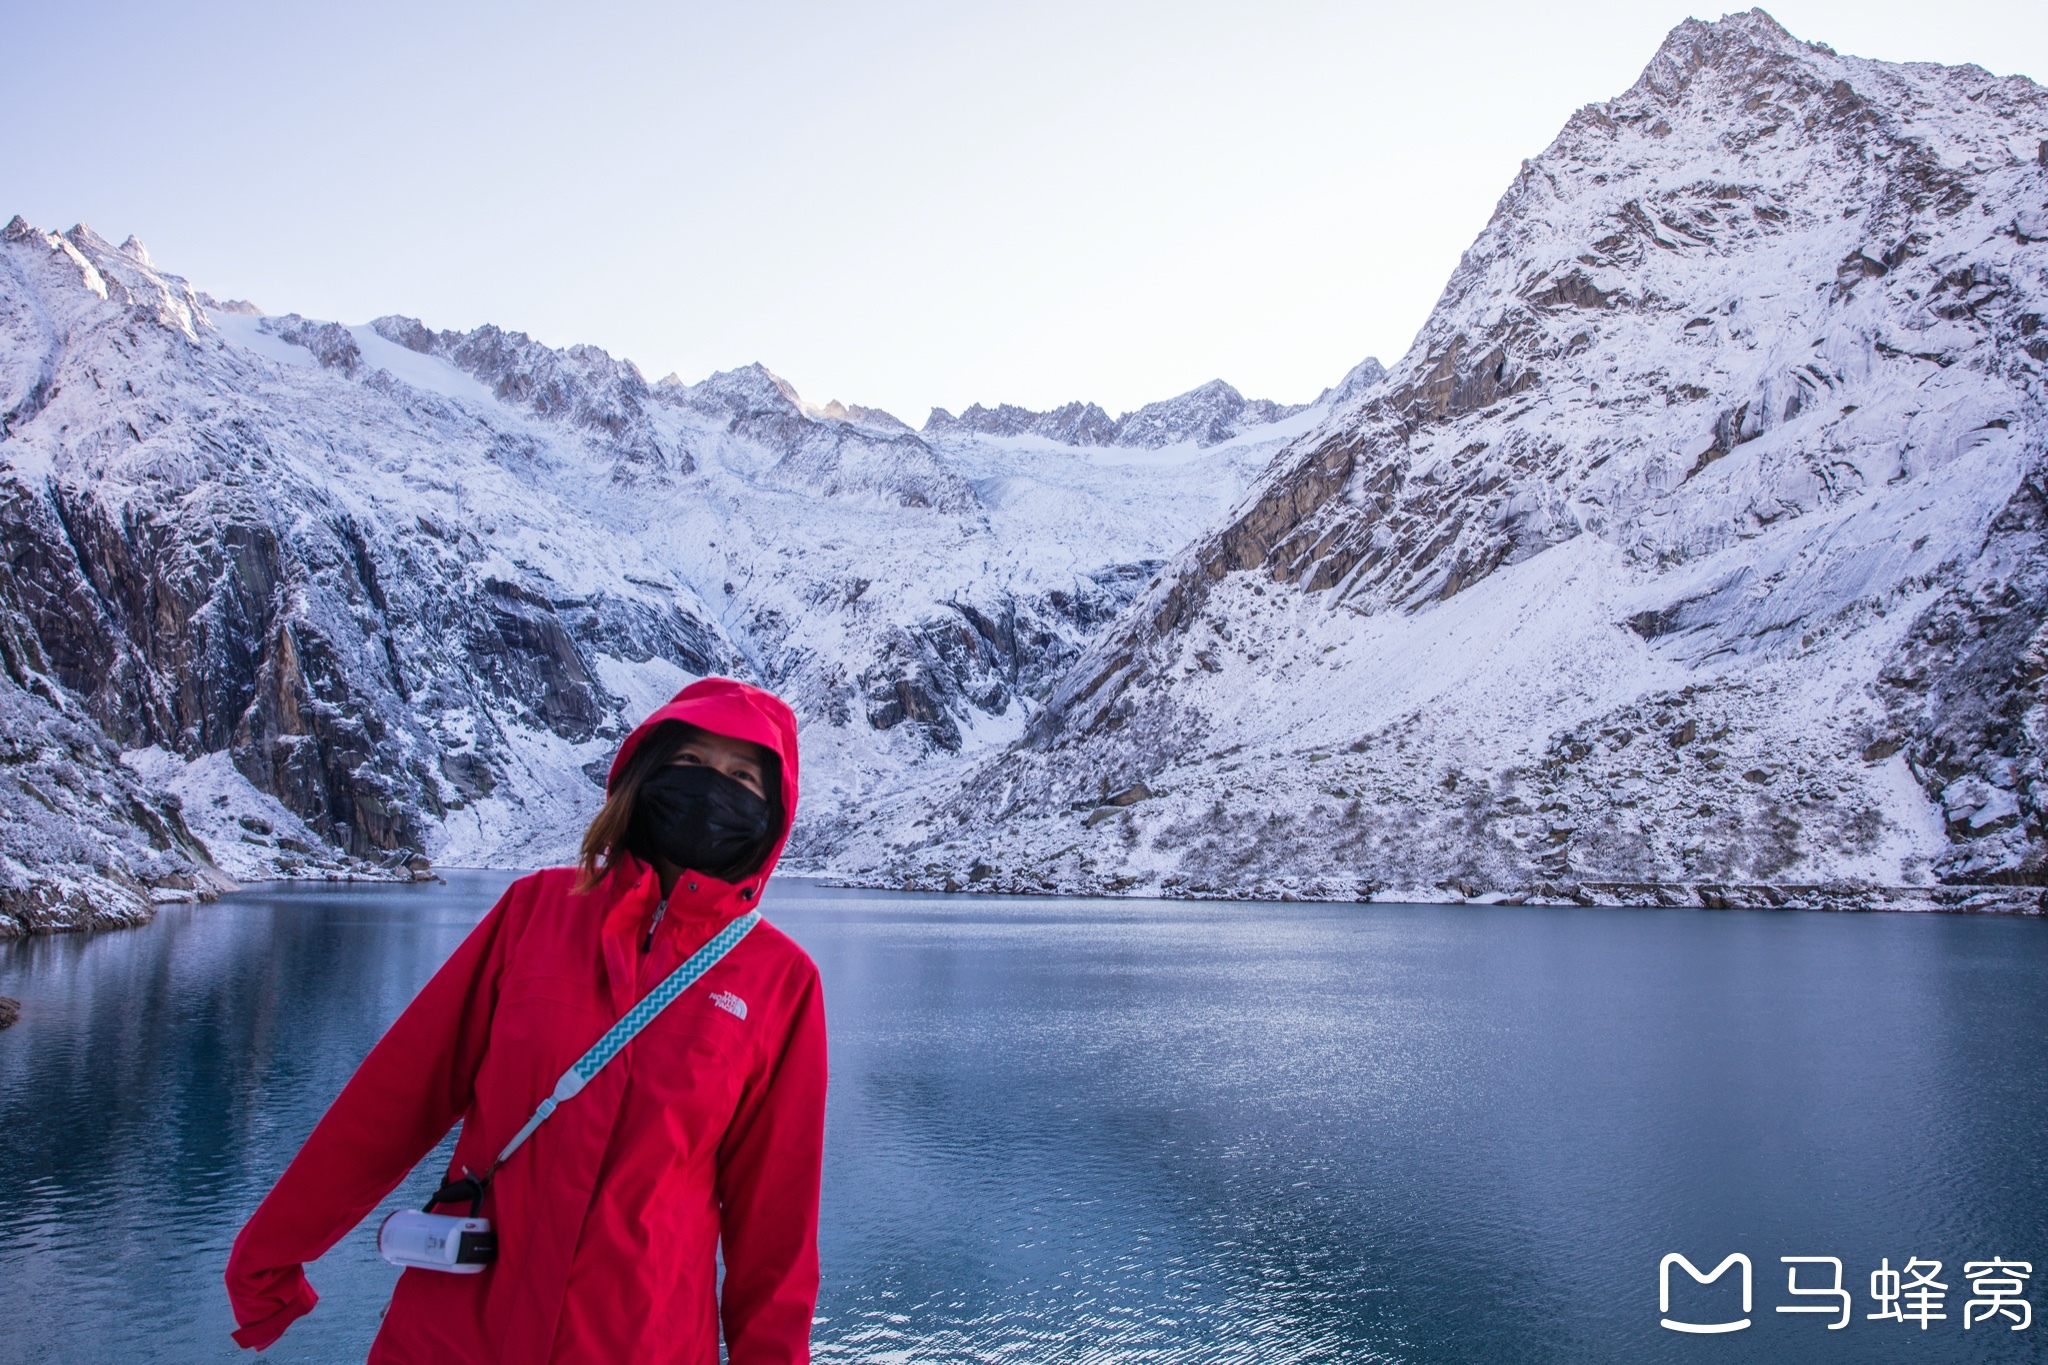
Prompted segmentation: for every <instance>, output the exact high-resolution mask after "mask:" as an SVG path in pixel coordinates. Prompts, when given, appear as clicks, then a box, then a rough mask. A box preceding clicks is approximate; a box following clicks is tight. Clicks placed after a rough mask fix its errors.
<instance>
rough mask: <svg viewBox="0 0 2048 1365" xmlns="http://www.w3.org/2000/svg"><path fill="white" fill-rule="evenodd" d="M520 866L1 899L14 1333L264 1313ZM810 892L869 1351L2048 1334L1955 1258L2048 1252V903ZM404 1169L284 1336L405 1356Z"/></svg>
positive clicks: (799, 916) (1642, 1354)
mask: <svg viewBox="0 0 2048 1365" xmlns="http://www.w3.org/2000/svg"><path fill="white" fill-rule="evenodd" d="M505 880H506V878H505V877H504V876H501V875H493V874H453V875H451V879H450V884H449V885H447V886H445V887H419V888H411V887H285V888H266V889H258V890H253V891H250V892H247V893H244V894H242V895H239V896H235V897H230V898H228V899H226V900H224V901H222V902H220V903H218V904H216V905H211V906H200V907H181V908H176V909H171V910H167V911H166V912H165V913H164V914H163V915H162V916H161V917H160V919H159V921H158V922H157V923H156V924H155V925H152V926H150V927H149V928H147V929H143V930H137V931H127V932H122V933H115V934H106V935H100V936H96V937H93V938H90V939H81V938H66V939H50V940H38V941H32V942H26V943H19V944H14V945H9V946H6V947H4V948H0V994H6V995H13V996H17V997H20V998H22V999H23V1000H24V1001H25V1002H26V1004H27V1007H28V1008H27V1010H26V1012H25V1015H24V1018H23V1020H22V1022H21V1023H20V1024H19V1025H17V1026H16V1027H15V1028H13V1029H11V1030H8V1031H7V1032H5V1033H0V1170H5V1171H6V1172H8V1173H9V1174H8V1178H7V1179H6V1180H4V1181H0V1322H4V1323H5V1324H7V1326H6V1328H5V1329H4V1331H0V1362H5V1363H8V1365H11V1362H16V1361H21V1362H29V1361H38V1362H40V1361H52V1362H56V1361H63V1362H71V1361H79V1362H83V1361H104V1360H112V1359H119V1360H125V1359H154V1360H177V1361H208V1360H228V1359H231V1358H235V1357H236V1356H237V1355H238V1353H237V1352H236V1351H235V1350H234V1349H233V1347H232V1345H231V1344H230V1343H229V1342H228V1341H227V1338H226V1333H227V1331H228V1330H229V1328H230V1327H231V1326H232V1324H231V1323H230V1321H229V1320H228V1315H227V1309H226V1304H225V1301H224V1296H223V1295H222V1294H221V1291H220V1289H219V1275H220V1268H221V1265H222V1263H223V1262H224V1260H225V1257H226V1253H227V1248H228V1246H229V1244H230V1242H231V1241H232V1239H233V1236H234V1233H235V1231H236V1229H237V1227H238V1226H239V1224H240V1222H241V1220H242V1219H243V1218H244V1217H246V1216H247V1213H248V1211H249V1210H250V1209H251V1208H253V1207H254V1204H255V1202H256V1201H257V1200H258V1199H260V1198H261V1197H262V1194H263V1192H264V1191H265V1190H266V1189H267V1188H268V1186H269V1183H270V1182H271V1180H273V1179H274V1178H275V1177H276V1175H277V1173H278V1171H279V1170H281V1169H282V1167H283V1164H284V1162H285V1161H286V1160H288V1159H289V1157H290V1155H291V1153H292V1151H293V1150H295V1149H296V1146H297V1144H298V1143H299V1142H300V1141H301V1140H302V1139H303V1137H304V1135H305V1133H306V1131H307V1130H308V1129H309V1128H310V1127H311V1125H312V1123H313V1122H314V1120H315V1119H317V1117H318V1116H319V1113H320V1112H321V1110H322V1108H323V1107H324V1106H325V1104H326V1102H327V1101H328V1100H329V1099H330V1098H331V1097H332V1096H333V1094H334V1093H335V1092H336V1091H337V1090H338V1089H339V1088H340V1086H341V1084H342V1082H343V1081H344V1080H345V1079H346V1078H347V1076H348V1073H349V1072H350V1070H352V1069H353V1067H354V1065H355V1063H356V1062H357V1060H359V1059H360V1057H361V1056H362V1054H363V1052H364V1051H366V1050H367V1049H368V1047H369V1045H370V1044H371V1043H372V1042H374V1041H375V1039H376V1037H377V1035H378V1034H379V1032H381V1030H382V1029H383V1027H384V1026H385V1024H386V1023H388V1021H389V1020H390V1019H391V1018H392V1017H393V1016H394V1015H395V1014H396V1013H397V1012H398V1010H399V1009H400V1008H402V1007H403V1005H404V1004H405V1002H406V1001H407V1000H408V999H410V998H411V996H412V994H413V992H414V991H415V990H417V989H418V987H419V985H420V984H421V983H422V982H423V981H424V980H425V979H426V977H427V976H428V975H429V974H431V972H432V971H433V969H434V968H435V967H436V966H437V965H438V964H439V963H440V962H441V960H442V959H443V958H445V956H446V955H447V954H448V952H450V951H451V950H452V949H453V948H454V946H455V944H456V943H458V942H459V941H460V939H461V937H462V935H463V934H465V933H466V932H467V931H468V929H469V928H470V926H471V925H473V924H474V923H475V921H476V920H477V918H479V917H480V916H481V915H482V913H483V912H484V910H485V909H486V908H488V906H489V904H490V901H491V900H492V898H493V897H494V896H495V895H496V893H497V891H498V890H499V889H500V888H501V887H502V885H503V884H504V882H505ZM766 908H767V910H768V913H769V915H770V916H771V918H773V919H775V920H776V921H777V922H778V923H779V924H781V925H782V926H783V927H784V928H785V929H786V930H788V931H789V932H790V933H791V934H793V935H794V936H795V937H796V938H797V939H798V940H799V941H800V942H802V943H803V944H804V945H805V947H807V948H808V949H809V950H810V951H811V953H812V954H813V956H815V957H816V958H817V960H818V963H819V965H820V968H821V970H822V971H823V973H824V976H825V982H826V998H827V1011H828V1014H829V1016H830V1021H831V1031H832V1091H831V1111H830V1118H829V1121H828V1133H827V1165H826V1191H825V1196H826V1203H825V1218H824V1226H823V1228H822V1233H821V1243H822V1252H823V1263H824V1275H825V1283H824V1290H823V1294H822V1296H821V1300H820V1305H819V1321H818V1324H817V1332H816V1341H817V1345H816V1354H817V1357H818V1359H820V1360H821V1361H827V1362H851V1361H864V1362H955V1361H958V1362H966V1361H1015V1362H1019V1363H1020V1365H1029V1363H1035V1362H1094V1361H1102V1362H1112V1361H1114V1362H1151V1361H1158V1362H1175V1365H1180V1363H1181V1362H1214V1363H1215V1365H1223V1363H1224V1362H1252V1361H1258V1362H1261V1363H1262V1365H1265V1363H1266V1362H1295V1361H1344V1362H1352V1361H1359V1362H1370V1361H1416V1362H1423V1361H1429V1362H1435V1361H1470V1360H1488V1361H1495V1360H1498V1361H1557V1362H1579V1361H1606V1360H1613V1361H1642V1360H1667V1359H1668V1360H1679V1359H1687V1360H1690V1359H1694V1358H1698V1359H1702V1360H1705V1359H1708V1358H1709V1357H1711V1358H1712V1359H1714V1360H1716V1361H1724V1360H1725V1361H1781V1360H1782V1361H1807V1360H1841V1361H1858V1362H1861V1361H1883V1360H1929V1361H1934V1360H1965V1359H1967V1360H1973V1361H1974V1360H2038V1359H2043V1358H2048V1352H2044V1350H2043V1348H2041V1347H2037V1346H2036V1345H2035V1343H2036V1342H2037V1341H2042V1342H2048V1324H2040V1325H2037V1326H2036V1327H2035V1328H2033V1329H2031V1330H2029V1331H2027V1332H2021V1333H2010V1332H1989V1331H1986V1330H1985V1329H1984V1327H1983V1326H1981V1325H1980V1326H1978V1327H1976V1328H1973V1329H1972V1330H1971V1331H1970V1332H1969V1333H1968V1334H1967V1336H1966V1335H1965V1334H1964V1333H1963V1332H1962V1330H1961V1327H1960V1305H1961V1302H1962V1295H1961V1294H1960V1293H1959V1292H1957V1291H1959V1290H1960V1289H1961V1288H1962V1287H1963V1285H1964V1283H1965V1282H1964V1281H1962V1280H1961V1278H1960V1275H1959V1274H1956V1273H1955V1272H1958V1271H1959V1270H1960V1268H1961V1263H1962V1262H1963V1261H1964V1260H1966V1259H1967V1260H1976V1259H1983V1258H1986V1257H1989V1256H1992V1255H2001V1256H2005V1257H2007V1258H2015V1257H2016V1258H2018V1259H2022V1260H2031V1261H2033V1262H2034V1263H2035V1265H2036V1266H2038V1267H2040V1268H2041V1272H2042V1273H2041V1276H2040V1278H2043V1279H2048V1233H2044V1225H2048V1157H2044V1154H2043V1153H2044V1148H2043V1145H2042V1143H2041V1142H2040V1141H2039V1137H2038V1134H2039V1133H2040V1132H2041V1131H2043V1129H2044V1127H2048V1100H2044V1098H2043V1097H2044V1095H2048V1084H2044V1082H2048V993H2044V992H2043V991H2042V990H2041V989H2040V986H2039V983H2040V982H2041V981H2042V980H2043V969H2044V968H2048V925H2043V924H2041V923H2038V922H2022V921H2006V920H1975V919H1960V918H1947V917H1913V916H1854V917H1834V916H1826V915H1812V914H1778V915H1772V914H1749V913H1741V912H1722V913H1704V912H1689V911H1613V910H1579V909H1543V908H1536V907H1522V908H1512V907H1486V908H1480V907H1459V908H1452V907H1407V906H1305V905H1290V906H1285V907H1279V906H1270V905H1256V906H1246V905H1219V904H1185V903H1172V904H1167V903H1158V902H1138V901H1125V902H1079V901H1057V900H1003V899H994V898H980V897H942V896H892V895H883V894H877V893H861V892H845V891H834V890H829V889H825V888H821V887H817V886H814V885H810V884H806V883H801V882H791V881H782V882H778V883H777V885H776V886H775V887H774V888H773V890H772V891H771V893H770V895H769V897H768V898H767V904H766ZM427 1169H428V1167H427V1166H422V1168H421V1171H420V1172H419V1173H416V1175H415V1176H414V1178H413V1179H412V1180H411V1181H410V1182H409V1183H408V1185H407V1186H406V1187H405V1188H404V1189H402V1190H400V1191H399V1192H398V1193H397V1194H395V1195H394V1196H393V1198H392V1200H391V1201H389V1202H390V1206H391V1207H394V1208H395V1207H401V1206H404V1205H406V1204H417V1202H418V1201H419V1200H420V1199H422V1198H424V1196H425V1193H426V1189H427V1186H428V1184H429V1183H430V1181H429V1177H428V1176H427V1175H426V1171H427ZM379 1216H381V1212H380V1214H379V1215H373V1216H372V1218H371V1219H370V1220H368V1222H367V1223H366V1225H365V1226H364V1227H363V1228H361V1229H358V1230H357V1231H356V1232H355V1233H353V1234H351V1235H350V1236H349V1237H348V1238H346V1239H345V1240H344V1241H343V1242H342V1244H341V1245H340V1246H338V1247H337V1248H336V1249H335V1250H334V1251H333V1252H331V1253H329V1255H328V1256H327V1257H326V1258H324V1259H323V1260H322V1261H321V1262H320V1263H319V1264H318V1265H316V1266H315V1267H314V1268H313V1271H312V1274H313V1277H314V1281H315V1283H316V1284H317V1285H318V1286H319V1287H320V1289H321V1291H322V1294H323V1302H322V1305H321V1307H320V1309H319V1310H318V1311H317V1312H316V1313H315V1314H314V1315H313V1316H312V1317H311V1318H308V1319H306V1320H305V1321H303V1322H301V1323H300V1324H299V1325H297V1326H296V1327H294V1328H293V1329H292V1331H291V1333H290V1334H289V1335H287V1336H286V1338H285V1339H284V1341H283V1342H282V1343H280V1344H279V1346H278V1347H276V1348H274V1349H273V1351H272V1352H270V1353H269V1354H268V1355H267V1356H266V1359H271V1358H274V1359H281V1360H286V1361H345V1360H360V1359H361V1358H362V1355H363V1352H364V1350H365V1349H366V1347H367V1344H368V1341H369V1338H370V1336H371V1335H372V1334H373V1332H374V1330H375V1323H376V1315H377V1310H378V1309H379V1308H380V1307H381V1306H382V1303H383V1301H384V1299H385V1298H386V1297H387V1296H388V1294H389V1292H390V1284H391V1276H392V1274H393V1273H394V1272H392V1271H391V1270H390V1269H389V1267H386V1266H384V1265H383V1264H382V1263H381V1262H380V1261H378V1260H377V1259H376V1256H375V1252H374V1248H373V1243H372V1236H371V1231H370V1230H371V1229H372V1228H374V1226H375V1223H376V1221H377V1218H378V1217H379ZM1667 1251H1679V1252H1683V1253H1685V1254H1687V1255H1688V1256H1690V1257H1691V1258H1692V1259H1693V1260H1694V1261H1695V1262H1697V1263H1699V1264H1700V1265H1702V1266H1703V1267H1705V1266H1708V1265H1710V1264H1711V1263H1712V1262H1714V1261H1718V1260H1719V1259H1720V1258H1721V1256H1723V1255H1725V1254H1726V1253H1728V1252H1730V1251H1742V1252H1745V1253H1747V1254H1748V1255H1749V1256H1750V1258H1751V1260H1752V1261H1753V1263H1754V1264H1755V1267H1756V1289H1755V1298H1756V1309H1755V1312H1754V1313H1753V1314H1752V1317H1753V1319H1754V1321H1755V1326H1754V1327H1753V1328H1752V1329H1749V1330H1747V1331H1744V1332H1741V1333H1738V1334H1734V1335H1730V1336H1725V1337H1720V1338H1697V1337H1679V1336H1677V1335H1675V1334H1672V1333H1669V1332H1666V1331H1663V1330H1662V1329H1660V1328H1659V1327H1658V1326H1657V1317H1658V1313H1657V1304H1656V1265H1657V1261H1658V1258H1659V1257H1660V1256H1662V1255H1663V1254H1664V1253H1665V1252H1667ZM1798 1254H1818V1255H1836V1256H1840V1257H1842V1258H1843V1259H1844V1261H1845V1262H1846V1264H1847V1268H1848V1275H1847V1278H1846V1279H1845V1283H1846V1284H1847V1285H1848V1286H1849V1287H1850V1288H1851V1289H1852V1290H1855V1291H1856V1292H1857V1296H1858V1299H1859V1304H1858V1307H1857V1310H1856V1311H1857V1320H1856V1321H1855V1322H1854V1323H1852V1325H1851V1327H1850V1328H1849V1329H1848V1330H1846V1331H1842V1332H1839V1333H1830V1332H1827V1331H1826V1330H1825V1328H1824V1326H1823V1325H1822V1323H1821V1322H1819V1321H1818V1320H1816V1319H1813V1318H1806V1317H1780V1316H1778V1315H1776V1314H1775V1313H1774V1312H1773V1311H1772V1308H1773V1306H1774V1305H1776V1304H1779V1303H1782V1302H1785V1301H1786V1296H1785V1294H1784V1292H1783V1279H1782V1275H1783V1268H1782V1267H1781V1266H1780V1264H1779V1262H1778V1257H1779V1256H1781V1255H1798ZM1915 1255H1919V1256H1925V1257H1929V1258H1937V1259H1942V1260H1944V1261H1946V1262H1947V1263H1948V1267H1949V1271H1950V1274H1949V1275H1947V1276H1945V1278H1946V1279H1947V1280H1948V1282H1949V1283H1950V1285H1951V1286H1952V1287H1953V1288H1952V1291H1951V1295H1950V1299H1949V1309H1950V1316H1949V1318H1948V1320H1947V1321H1946V1322H1945V1323H1938V1324H1936V1325H1935V1327H1934V1329H1933V1330H1930V1331H1929V1332H1926V1333H1924V1334H1923V1333H1920V1332H1919V1331H1917V1330H1902V1329H1900V1328H1898V1327H1896V1326H1893V1325H1891V1324H1883V1323H1874V1322H1867V1321H1865V1320H1864V1319H1863V1317H1862V1314H1863V1313H1864V1312H1866V1311H1868V1309H1869V1307H1870V1306H1871V1305H1869V1304H1867V1303H1863V1302H1860V1300H1862V1299H1864V1298H1865V1297H1866V1294H1865V1291H1864V1288H1863V1285H1864V1281H1865V1279H1866V1277H1867V1275H1868V1272H1869V1270H1870V1269H1871V1268H1874V1267H1875V1266H1876V1264H1877V1262H1878V1259H1879V1258H1880V1257H1889V1258H1891V1263H1892V1265H1894V1266H1897V1265H1900V1264H1901V1263H1902V1262H1903V1261H1904V1260H1905V1259H1906V1258H1908V1257H1910V1256H1915ZM1804 1282H1805V1281H1802V1283H1804ZM1675 1292H1676V1293H1678V1295H1679V1297H1680V1299H1681V1300H1683V1299H1684V1290H1683V1288H1682V1287H1681V1289H1680V1290H1678V1291H1675ZM2031 1297H2033V1298H2035V1299H2036V1300H2040V1299H2041V1298H2042V1296H2041V1294H2040V1293H2038V1292H2036V1293H2035V1294H2033V1295H2032V1296H2031ZM1679 1307H1680V1309H1683V1308H1684V1307H1685V1304H1684V1303H1683V1302H1681V1303H1680V1305H1679ZM1698 1307H1699V1310H1700V1311H1701V1312H1702V1313H1711V1312H1713V1311H1714V1310H1715V1308H1716V1305H1715V1304H1712V1303H1708V1302H1706V1301H1705V1300H1704V1299H1702V1300H1700V1301H1699V1304H1698Z"/></svg>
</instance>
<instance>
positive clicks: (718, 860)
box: [627, 764, 782, 882]
mask: <svg viewBox="0 0 2048 1365" xmlns="http://www.w3.org/2000/svg"><path fill="white" fill-rule="evenodd" d="M781 826H782V821H781V819H780V817H779V815H778V813H777V812H776V811H775V810H774V809H772V808H771V807H770V806H769V804H768V803H767V802H766V801H764V800H762V799H761V798H760V797H758V796H756V795H754V794H753V793H752V792H751V791H748V790H747V789H746V788H745V787H743V786H741V785H740V784H739V783H737V782H735V781H733V780H732V779H731V778H729V777H727V776H726V775H725V774H724V773H722V772H719V771H718V770H717V769H716V768H709V767H705V766H703V765H701V764H681V765H671V766H669V767H666V768H663V769H662V770H661V771H659V772H657V773H655V774H654V775H653V776H652V777H650V778H648V779H647V780H646V781H645V782H643V783H641V785H640V792H639V795H638V796H636V797H635V798H634V801H633V824H632V828H631V829H630V830H629V831H628V833H627V837H628V839H629V841H630V842H629V844H628V847H629V848H631V849H632V851H633V853H634V855H635V856H636V857H638V858H640V859H641V860H643V861H650V862H651V861H652V860H653V859H655V858H664V859H666V860H667V861H669V862H671V863H673V864H675V865H676V866H677V867H681V868H687V869H689V870H690V871H692V872H701V873H703V874H704V875H705V876H707V877H716V878H717V879H718V880H720V881H722V882H737V881H744V880H745V879H746V878H748V877H751V876H753V875H754V874H755V873H756V872H759V871H760V870H761V864H762V863H765V862H767V861H768V855H769V854H770V853H771V852H773V851H774V849H775V838H776V836H777V835H778V834H780V833H781V832H782V828H781Z"/></svg>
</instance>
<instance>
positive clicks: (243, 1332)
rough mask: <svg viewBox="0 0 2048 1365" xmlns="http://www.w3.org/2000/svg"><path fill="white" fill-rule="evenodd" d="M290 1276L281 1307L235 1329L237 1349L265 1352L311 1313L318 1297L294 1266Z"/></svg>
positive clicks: (304, 1276) (302, 1274)
mask: <svg viewBox="0 0 2048 1365" xmlns="http://www.w3.org/2000/svg"><path fill="white" fill-rule="evenodd" d="M292 1274H293V1283H292V1284H291V1286H290V1288H289V1289H288V1290H287V1291H286V1294H285V1301H284V1303H283V1305H282V1306H280V1307H279V1308H277V1309H276V1310H275V1311H273V1312H272V1313H271V1314H270V1315H269V1316H268V1317H264V1318H258V1319H257V1320H256V1321H254V1322H248V1323H243V1324H242V1325H241V1326H240V1327H238V1328H236V1329H235V1332H234V1337H235V1344H236V1345H237V1346H241V1347H243V1348H245V1349H251V1350H257V1351H260V1350H262V1349H264V1348H265V1347H266V1346H269V1345H270V1344H271V1343H273V1342H275V1341H276V1340H277V1339H278V1338H279V1337H281V1336H283V1335H284V1329H285V1328H287V1327H289V1326H291V1325H292V1324H293V1323H295V1322H297V1321H298V1320H299V1319H300V1318H303V1317H304V1316H306V1314H308V1313H310V1312H312V1311H313V1305H314V1304H316V1303H318V1302H320V1296H319V1295H318V1294H316V1293H314V1292H313V1286H312V1285H311V1284H310V1283H309V1282H308V1281H307V1279H306V1272H305V1271H303V1270H301V1269H299V1267H297V1266H293V1267H292ZM266 1297H267V1296H266ZM237 1316H239V1314H238V1315H237Z"/></svg>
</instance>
